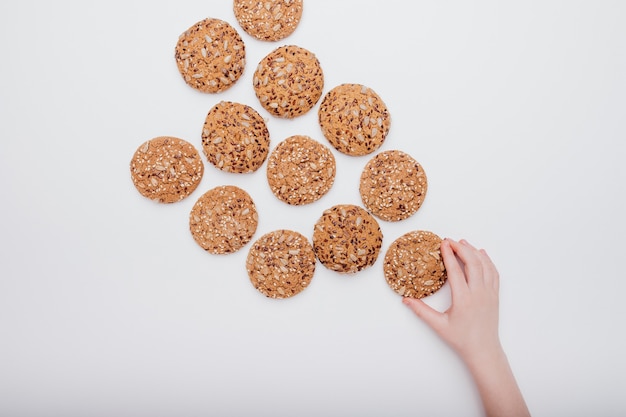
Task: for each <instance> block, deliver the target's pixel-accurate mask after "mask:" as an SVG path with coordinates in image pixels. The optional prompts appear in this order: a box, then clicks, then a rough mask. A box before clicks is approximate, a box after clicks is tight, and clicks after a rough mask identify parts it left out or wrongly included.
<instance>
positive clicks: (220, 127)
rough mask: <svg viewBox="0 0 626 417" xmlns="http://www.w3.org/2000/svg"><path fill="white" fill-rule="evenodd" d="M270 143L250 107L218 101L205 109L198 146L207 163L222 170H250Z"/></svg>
mask: <svg viewBox="0 0 626 417" xmlns="http://www.w3.org/2000/svg"><path fill="white" fill-rule="evenodd" d="M269 147H270V133H269V131H268V129H267V126H266V124H265V121H264V120H263V118H262V117H261V115H259V113H258V112H257V111H256V110H254V109H253V108H252V107H250V106H247V105H245V104H241V103H234V102H231V101H222V102H220V103H218V104H216V105H215V106H213V107H212V108H211V110H209V112H208V114H207V116H206V119H205V121H204V128H203V129H202V148H203V150H204V154H205V155H206V157H207V159H208V160H209V162H210V163H212V164H213V165H215V166H216V167H217V168H219V169H221V170H222V171H226V172H235V173H248V172H254V171H256V170H257V169H259V167H260V166H261V165H262V164H263V162H264V161H265V158H267V154H268V152H269Z"/></svg>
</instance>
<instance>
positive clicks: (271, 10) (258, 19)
mask: <svg viewBox="0 0 626 417" xmlns="http://www.w3.org/2000/svg"><path fill="white" fill-rule="evenodd" d="M302 5H303V4H302V0H265V1H258V0H234V2H233V11H234V12H235V18H236V19H237V21H238V22H239V24H240V25H241V27H242V28H243V30H245V31H246V33H248V35H250V36H253V37H255V38H257V39H259V40H262V41H278V40H281V39H284V38H286V37H287V36H289V35H291V34H292V33H293V31H294V30H296V27H297V26H298V24H299V23H300V18H301V17H302Z"/></svg>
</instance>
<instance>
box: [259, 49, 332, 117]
mask: <svg viewBox="0 0 626 417" xmlns="http://www.w3.org/2000/svg"><path fill="white" fill-rule="evenodd" d="M252 86H253V88H254V93H255V94H256V96H257V98H258V99H259V102H260V103H261V105H262V106H263V108H265V110H267V111H268V112H269V113H270V114H271V115H273V116H276V117H281V118H286V119H292V118H295V117H297V116H301V115H303V114H305V113H307V112H308V111H309V110H311V109H312V108H313V106H315V104H316V103H317V102H318V100H319V99H320V97H321V96H322V90H323V89H324V73H323V71H322V67H321V65H320V62H319V60H318V59H317V57H316V56H315V54H313V53H312V52H311V51H309V50H307V49H305V48H302V47H299V46H295V45H286V46H281V47H279V48H276V49H275V50H273V51H272V52H270V53H269V54H267V55H266V56H265V57H264V58H263V59H262V60H261V62H259V65H258V66H257V69H256V71H255V72H254V77H253V79H252Z"/></svg>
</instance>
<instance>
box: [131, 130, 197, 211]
mask: <svg viewBox="0 0 626 417" xmlns="http://www.w3.org/2000/svg"><path fill="white" fill-rule="evenodd" d="M203 174H204V164H203V163H202V159H201V158H200V154H199V152H198V151H197V150H196V148H195V147H194V146H193V145H192V144H191V143H189V142H187V141H185V140H183V139H179V138H175V137H171V136H159V137H156V138H154V139H151V140H148V141H146V142H144V143H143V144H142V145H141V146H139V148H137V150H136V151H135V153H134V155H133V157H132V159H131V161H130V176H131V179H132V181H133V184H134V185H135V188H137V191H139V192H140V193H141V195H143V196H144V197H148V198H149V199H151V200H155V201H158V202H160V203H174V202H176V201H180V200H182V199H184V198H185V197H187V196H189V195H190V194H191V193H192V192H193V191H194V190H195V189H196V188H197V187H198V184H200V180H202V175H203Z"/></svg>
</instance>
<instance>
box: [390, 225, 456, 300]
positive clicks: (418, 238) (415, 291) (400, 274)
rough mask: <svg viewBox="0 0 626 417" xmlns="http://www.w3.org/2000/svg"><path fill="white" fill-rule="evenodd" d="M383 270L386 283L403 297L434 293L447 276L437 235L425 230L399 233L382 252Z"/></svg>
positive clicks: (424, 295)
mask: <svg viewBox="0 0 626 417" xmlns="http://www.w3.org/2000/svg"><path fill="white" fill-rule="evenodd" d="M383 271H384V274H385V280H386V281H387V284H389V286H390V287H391V288H392V289H393V290H394V291H395V292H397V293H398V294H400V295H402V296H404V297H411V298H423V297H426V296H428V295H431V294H433V293H435V292H436V291H437V290H439V289H440V288H441V287H442V286H443V284H444V283H445V282H446V280H447V273H446V268H445V266H444V263H443V259H442V257H441V238H440V237H439V236H437V235H436V234H434V233H432V232H429V231H426V230H416V231H413V232H409V233H406V234H404V235H402V236H400V237H399V238H398V239H396V240H395V241H394V242H393V243H392V244H391V245H390V246H389V249H388V250H387V253H385V259H384V264H383Z"/></svg>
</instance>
